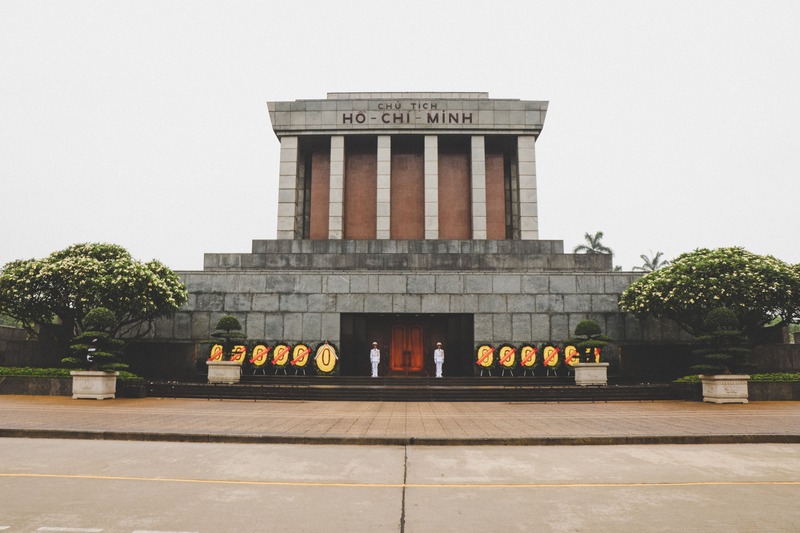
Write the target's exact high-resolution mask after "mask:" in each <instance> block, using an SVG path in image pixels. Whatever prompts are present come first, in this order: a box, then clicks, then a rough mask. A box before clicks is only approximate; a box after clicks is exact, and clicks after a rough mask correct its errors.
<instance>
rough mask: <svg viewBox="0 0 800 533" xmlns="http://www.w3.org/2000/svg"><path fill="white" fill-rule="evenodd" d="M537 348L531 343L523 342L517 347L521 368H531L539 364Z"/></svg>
mask: <svg viewBox="0 0 800 533" xmlns="http://www.w3.org/2000/svg"><path fill="white" fill-rule="evenodd" d="M538 355H539V349H538V348H537V347H536V346H534V345H532V344H523V345H522V346H520V348H519V367H520V368H522V369H523V370H533V369H534V368H536V367H537V366H539V361H538V360H537V357H538Z"/></svg>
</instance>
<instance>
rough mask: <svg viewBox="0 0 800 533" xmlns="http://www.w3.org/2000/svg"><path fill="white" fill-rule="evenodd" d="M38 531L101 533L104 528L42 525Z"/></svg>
mask: <svg viewBox="0 0 800 533" xmlns="http://www.w3.org/2000/svg"><path fill="white" fill-rule="evenodd" d="M36 531H73V532H75V533H100V532H101V531H103V530H102V529H96V528H86V527H47V526H44V527H40V528H39V529H37V530H36Z"/></svg>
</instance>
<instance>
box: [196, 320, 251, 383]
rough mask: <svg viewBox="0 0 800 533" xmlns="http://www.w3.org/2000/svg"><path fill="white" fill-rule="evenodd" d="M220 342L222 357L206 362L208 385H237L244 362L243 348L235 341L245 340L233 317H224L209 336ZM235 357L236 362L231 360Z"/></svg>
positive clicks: (239, 325)
mask: <svg viewBox="0 0 800 533" xmlns="http://www.w3.org/2000/svg"><path fill="white" fill-rule="evenodd" d="M211 336H212V337H214V338H215V339H220V340H221V341H222V356H221V357H220V358H219V359H216V360H214V359H209V360H208V361H206V366H207V367H208V382H209V383H238V382H239V379H240V378H241V374H242V363H243V362H244V353H243V352H242V350H243V349H244V346H242V345H241V344H238V343H237V341H241V340H243V339H246V338H247V336H246V335H245V334H244V333H242V325H241V324H240V323H239V320H238V319H237V318H236V317H235V316H231V315H226V316H224V317H222V318H220V319H219V321H218V322H217V327H216V331H214V333H212V334H211ZM234 355H236V360H232V359H233V358H234Z"/></svg>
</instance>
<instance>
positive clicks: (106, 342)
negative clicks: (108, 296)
mask: <svg viewBox="0 0 800 533" xmlns="http://www.w3.org/2000/svg"><path fill="white" fill-rule="evenodd" d="M83 324H84V326H85V327H86V330H85V331H83V332H82V333H80V334H78V335H77V336H75V338H73V339H72V343H71V344H70V351H71V352H72V356H71V357H65V358H63V359H62V360H61V362H62V363H63V364H64V365H66V366H69V367H72V368H83V369H87V370H103V371H114V370H126V369H127V368H128V365H126V364H124V363H122V362H121V361H120V360H119V357H120V354H121V352H122V347H123V345H124V342H123V341H121V340H120V339H115V338H114V336H113V335H112V334H111V332H112V331H114V329H115V327H116V325H117V318H116V316H114V312H113V311H111V310H109V309H106V308H105V307H96V308H94V309H92V310H90V311H89V312H88V313H86V316H85V317H84V318H83Z"/></svg>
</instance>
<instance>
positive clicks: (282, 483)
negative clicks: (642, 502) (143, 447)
mask: <svg viewBox="0 0 800 533" xmlns="http://www.w3.org/2000/svg"><path fill="white" fill-rule="evenodd" d="M4 477H5V478H42V479H85V480H99V481H156V482H162V483H196V484H218V485H253V486H281V487H337V488H339V487H351V488H391V489H394V488H404V487H405V488H420V489H425V488H434V489H452V488H457V489H462V488H477V489H525V488H528V489H543V488H546V489H552V488H556V489H557V488H570V489H574V488H617V487H621V488H626V487H721V486H758V485H788V486H794V485H797V486H800V481H664V482H643V483H635V482H630V483H355V482H354V483H347V482H322V481H256V480H235V479H191V478H167V477H133V476H92V475H82V474H2V473H0V478H4ZM40 531H102V530H99V529H63V528H62V529H40Z"/></svg>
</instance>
